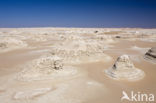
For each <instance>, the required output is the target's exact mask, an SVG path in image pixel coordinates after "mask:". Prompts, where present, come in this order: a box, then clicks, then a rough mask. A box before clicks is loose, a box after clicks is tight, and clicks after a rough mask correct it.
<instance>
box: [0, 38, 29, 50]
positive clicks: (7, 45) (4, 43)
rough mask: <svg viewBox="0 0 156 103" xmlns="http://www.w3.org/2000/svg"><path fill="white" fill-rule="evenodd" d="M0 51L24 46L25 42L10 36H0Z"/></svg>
mask: <svg viewBox="0 0 156 103" xmlns="http://www.w3.org/2000/svg"><path fill="white" fill-rule="evenodd" d="M0 39H1V40H0V51H1V52H2V51H9V50H13V49H18V48H22V47H26V46H27V44H26V43H25V42H24V41H21V40H19V39H15V38H11V37H3V38H0Z"/></svg>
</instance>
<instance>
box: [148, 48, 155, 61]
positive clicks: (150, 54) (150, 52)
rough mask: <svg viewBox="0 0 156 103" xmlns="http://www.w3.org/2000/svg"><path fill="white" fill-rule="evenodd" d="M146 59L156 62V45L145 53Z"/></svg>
mask: <svg viewBox="0 0 156 103" xmlns="http://www.w3.org/2000/svg"><path fill="white" fill-rule="evenodd" d="M145 59H147V60H150V61H152V62H154V63H156V47H152V48H151V49H149V50H148V52H147V53H146V54H145Z"/></svg>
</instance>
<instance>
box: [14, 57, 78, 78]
mask: <svg viewBox="0 0 156 103" xmlns="http://www.w3.org/2000/svg"><path fill="white" fill-rule="evenodd" d="M22 69H23V70H22V71H21V72H19V73H18V75H17V79H18V80H22V81H32V80H45V79H52V78H55V77H58V76H60V75H62V76H66V75H70V74H74V73H75V72H76V70H75V69H73V68H72V67H67V66H63V63H62V59H61V58H59V57H57V56H45V57H41V58H39V59H35V60H33V61H31V62H29V63H27V64H26V65H24V66H23V67H22Z"/></svg>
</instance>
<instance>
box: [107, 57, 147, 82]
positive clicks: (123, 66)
mask: <svg viewBox="0 0 156 103" xmlns="http://www.w3.org/2000/svg"><path fill="white" fill-rule="evenodd" d="M105 73H106V74H107V76H109V77H111V78H113V79H117V80H128V81H136V80H139V79H142V78H143V77H144V75H145V73H144V72H143V71H142V70H140V69H138V68H136V67H135V66H134V64H133V63H132V61H131V60H130V58H129V56H128V55H122V56H120V57H118V58H117V60H116V62H115V64H114V65H113V67H111V68H109V69H106V70H105Z"/></svg>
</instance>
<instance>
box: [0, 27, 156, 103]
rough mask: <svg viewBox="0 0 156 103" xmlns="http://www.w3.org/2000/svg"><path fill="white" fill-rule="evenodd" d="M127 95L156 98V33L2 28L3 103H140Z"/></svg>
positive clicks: (0, 97)
mask: <svg viewBox="0 0 156 103" xmlns="http://www.w3.org/2000/svg"><path fill="white" fill-rule="evenodd" d="M151 48H152V49H151ZM123 91H125V92H126V93H127V94H128V95H130V93H131V91H133V92H135V93H137V94H138V92H139V93H140V94H141V93H146V94H147V95H148V94H153V95H154V96H156V29H142V28H0V103H132V102H136V103H137V102H138V101H129V100H123V101H122V100H121V97H122V96H123V94H122V92H123ZM137 100H138V99H137ZM141 102H144V103H146V102H147V103H155V102H156V100H154V101H146V97H145V98H144V100H143V101H141Z"/></svg>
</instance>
